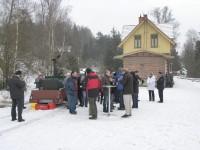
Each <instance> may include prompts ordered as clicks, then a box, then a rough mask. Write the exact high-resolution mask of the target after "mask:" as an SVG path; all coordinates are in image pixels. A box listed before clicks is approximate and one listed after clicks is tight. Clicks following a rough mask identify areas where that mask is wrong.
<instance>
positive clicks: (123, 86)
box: [8, 68, 165, 122]
mask: <svg viewBox="0 0 200 150" xmlns="http://www.w3.org/2000/svg"><path fill="white" fill-rule="evenodd" d="M140 81H141V82H142V84H143V83H144V81H143V80H142V79H141V78H140V77H139V75H138V71H134V72H130V71H129V70H128V69H126V68H123V69H122V68H119V70H118V71H117V72H115V73H112V72H111V70H109V69H106V71H105V74H104V75H97V73H96V72H94V71H93V70H92V69H90V68H87V69H86V71H85V74H84V75H83V76H81V75H80V74H78V72H76V71H72V72H71V74H70V76H69V77H66V79H65V80H64V88H65V92H66V96H67V101H68V103H67V105H68V106H67V107H68V109H69V113H70V114H73V115H74V114H77V111H76V106H77V104H78V100H79V105H80V106H82V107H83V106H85V107H87V106H88V103H89V116H90V117H89V119H97V105H96V101H97V100H99V101H100V103H101V104H102V103H103V112H105V113H107V112H108V111H109V110H110V111H112V110H113V109H114V105H113V104H114V103H119V107H118V110H125V114H124V115H123V116H122V117H123V118H127V117H130V116H131V115H132V108H138V101H139V100H138V94H139V82H140ZM8 83H9V84H8V85H9V89H10V96H11V99H12V108H11V117H12V121H15V120H18V121H19V122H23V121H25V120H24V119H23V118H22V111H23V107H24V91H25V87H26V84H25V82H24V81H23V80H22V72H21V71H16V72H15V74H14V75H13V77H12V78H11V79H10V80H9V82H8ZM108 86H112V87H113V88H111V90H109V89H108ZM156 87H157V89H158V94H159V98H160V101H159V102H160V103H163V90H164V87H165V86H164V76H163V74H162V72H159V76H158V78H157V79H156V77H155V76H154V75H153V73H151V74H150V75H149V76H148V78H147V88H148V91H149V101H155V94H154V90H155V88H156ZM109 92H110V93H109ZM109 94H110V95H111V96H110V97H111V101H109ZM109 102H110V103H109ZM16 107H18V109H17V111H18V113H16ZM17 114H18V117H17Z"/></svg>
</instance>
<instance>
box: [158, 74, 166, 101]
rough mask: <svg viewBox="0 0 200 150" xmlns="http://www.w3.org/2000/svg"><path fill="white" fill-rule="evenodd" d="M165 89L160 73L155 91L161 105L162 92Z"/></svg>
mask: <svg viewBox="0 0 200 150" xmlns="http://www.w3.org/2000/svg"><path fill="white" fill-rule="evenodd" d="M164 88H165V79H164V76H163V74H162V72H159V76H158V80H157V89H158V95H159V98H160V101H158V102H159V103H163V90H164Z"/></svg>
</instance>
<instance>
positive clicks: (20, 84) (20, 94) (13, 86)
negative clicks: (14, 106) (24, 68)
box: [8, 75, 26, 100]
mask: <svg viewBox="0 0 200 150" xmlns="http://www.w3.org/2000/svg"><path fill="white" fill-rule="evenodd" d="M25 85H26V84H25V82H24V81H22V80H20V78H19V77H18V76H16V75H14V76H13V77H12V78H11V79H10V80H9V82H8V86H9V89H10V97H11V98H12V99H17V100H18V99H19V100H24V90H25Z"/></svg>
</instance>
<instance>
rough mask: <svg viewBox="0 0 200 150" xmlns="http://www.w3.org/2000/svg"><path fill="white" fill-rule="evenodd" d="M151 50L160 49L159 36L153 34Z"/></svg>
mask: <svg viewBox="0 0 200 150" xmlns="http://www.w3.org/2000/svg"><path fill="white" fill-rule="evenodd" d="M151 48H158V34H151Z"/></svg>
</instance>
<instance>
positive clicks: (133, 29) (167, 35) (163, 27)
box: [118, 19, 175, 47]
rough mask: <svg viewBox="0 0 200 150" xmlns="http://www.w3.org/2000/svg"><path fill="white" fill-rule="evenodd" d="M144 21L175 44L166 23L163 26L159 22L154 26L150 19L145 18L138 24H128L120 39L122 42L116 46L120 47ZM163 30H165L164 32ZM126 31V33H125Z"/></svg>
mask: <svg viewBox="0 0 200 150" xmlns="http://www.w3.org/2000/svg"><path fill="white" fill-rule="evenodd" d="M145 22H148V23H149V24H150V25H151V26H152V27H153V28H154V29H155V30H156V31H158V32H159V33H160V34H161V35H162V36H163V37H164V38H165V39H167V40H168V41H169V42H170V43H171V44H173V45H174V44H175V42H174V41H173V40H172V36H171V35H172V33H171V31H169V30H170V29H169V27H168V29H167V28H166V25H165V26H164V24H160V25H158V26H156V25H155V24H154V23H153V22H152V21H151V20H149V19H147V20H143V21H142V22H141V23H139V24H138V25H136V26H134V25H129V26H128V27H127V28H126V29H127V31H126V35H125V36H124V35H123V36H124V38H123V39H122V42H121V43H120V44H119V46H118V47H122V45H123V44H124V43H125V42H126V41H127V40H128V39H129V37H130V36H131V35H132V34H133V33H134V32H135V31H136V30H137V29H138V28H140V27H141V26H142V25H143V24H144V23H145ZM128 29H129V33H128ZM130 29H132V30H131V31H130ZM164 31H165V32H164ZM127 33H128V34H127Z"/></svg>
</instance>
